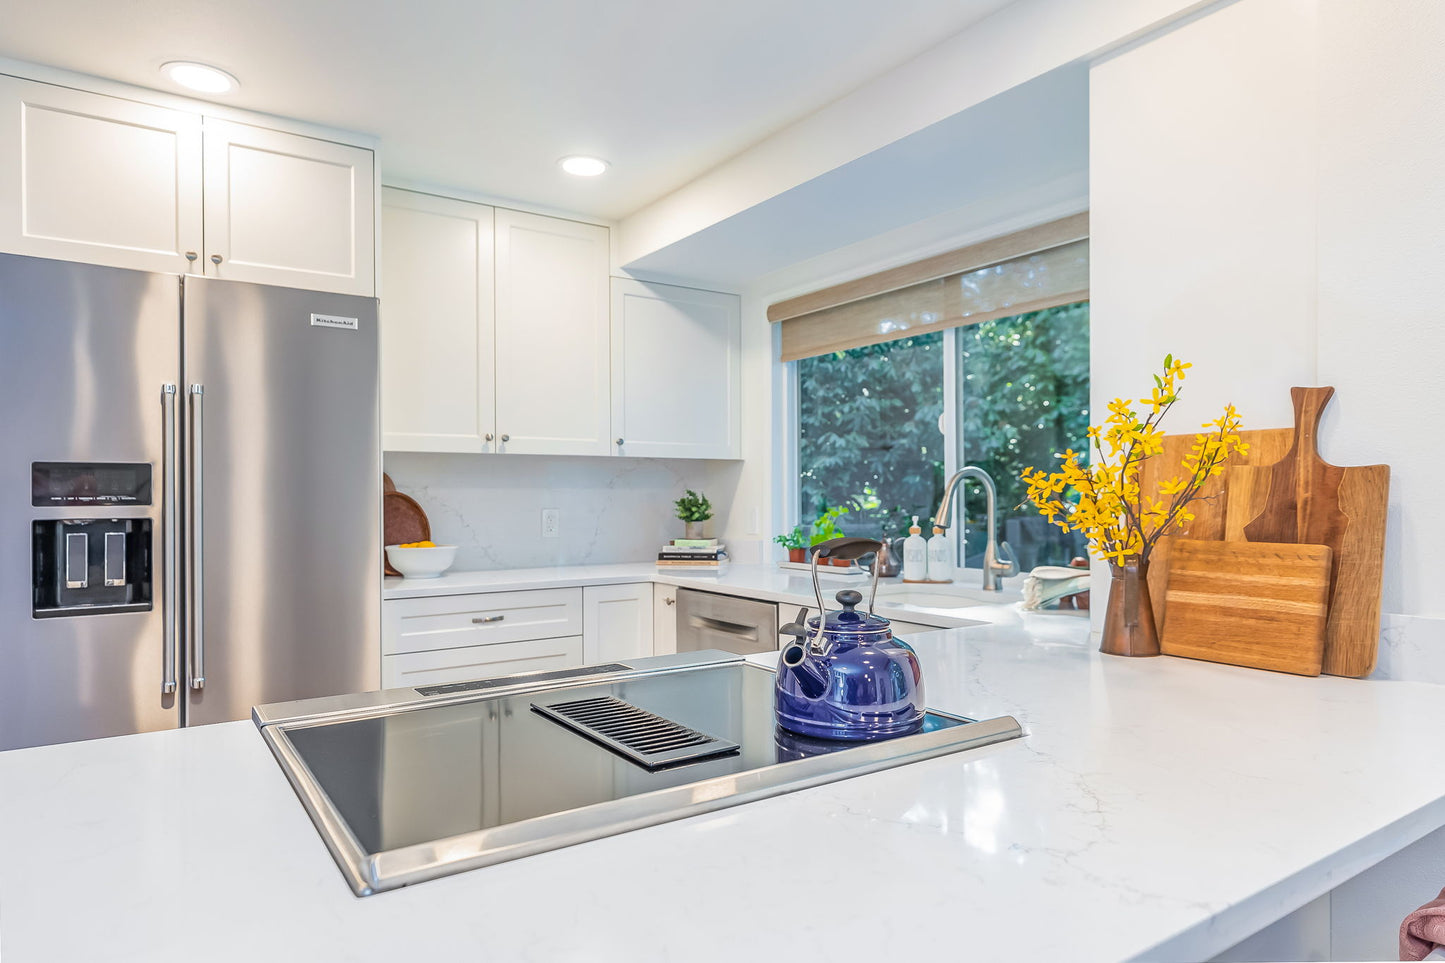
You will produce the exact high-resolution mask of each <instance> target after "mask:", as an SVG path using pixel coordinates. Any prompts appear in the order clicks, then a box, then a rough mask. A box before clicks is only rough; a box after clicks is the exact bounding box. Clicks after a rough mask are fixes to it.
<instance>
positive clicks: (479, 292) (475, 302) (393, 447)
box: [381, 187, 497, 452]
mask: <svg viewBox="0 0 1445 963" xmlns="http://www.w3.org/2000/svg"><path fill="white" fill-rule="evenodd" d="M381 252H382V256H381V444H382V447H383V448H385V449H386V450H387V451H466V452H486V451H492V450H493V443H492V439H493V435H494V432H495V429H496V412H497V408H496V395H495V393H494V391H493V370H494V368H495V364H496V360H495V354H494V346H493V336H494V331H495V326H494V324H493V314H492V308H493V304H492V301H493V298H492V209H491V208H490V207H487V206H485V205H483V204H469V203H467V202H466V201H456V200H452V199H450V198H446V197H435V196H433V195H431V194H418V193H415V192H413V191H401V190H396V189H395V188H390V187H388V188H384V189H383V190H382V193H381Z"/></svg>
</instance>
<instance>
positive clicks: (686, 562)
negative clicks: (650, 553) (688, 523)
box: [657, 538, 728, 572]
mask: <svg viewBox="0 0 1445 963" xmlns="http://www.w3.org/2000/svg"><path fill="white" fill-rule="evenodd" d="M727 563H728V552H727V547H726V546H725V545H723V544H722V543H720V542H719V541H718V540H717V539H715V538H674V539H673V540H672V541H670V542H668V543H667V544H666V545H664V546H662V549H661V550H660V551H658V553H657V567H658V568H685V569H688V570H690V571H702V572H706V571H708V570H712V571H717V570H718V569H720V568H722V567H723V566H725V565H727Z"/></svg>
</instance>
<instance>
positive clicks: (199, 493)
mask: <svg viewBox="0 0 1445 963" xmlns="http://www.w3.org/2000/svg"><path fill="white" fill-rule="evenodd" d="M190 395H191V432H190V435H191V438H190V456H191V458H190V466H189V467H190V472H189V475H190V478H191V497H190V501H189V506H188V511H189V514H190V525H188V526H187V527H188V528H189V529H190V534H191V554H190V558H189V559H188V562H189V568H190V573H191V586H190V588H191V591H190V610H191V611H190V617H191V671H190V680H191V688H192V689H204V688H205V687H206V636H205V624H206V622H205V619H206V606H205V572H204V571H203V569H202V564H203V559H204V557H205V552H204V543H205V533H206V509H205V502H204V498H205V477H204V471H205V454H206V450H205V434H204V432H203V428H204V426H205V420H206V416H205V414H206V413H205V406H204V401H205V397H206V387H205V385H191V390H190Z"/></svg>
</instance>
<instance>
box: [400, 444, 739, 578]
mask: <svg viewBox="0 0 1445 963" xmlns="http://www.w3.org/2000/svg"><path fill="white" fill-rule="evenodd" d="M384 461H385V468H386V472H387V474H388V475H390V476H391V480H392V481H393V482H395V483H396V487H397V488H398V489H399V490H400V491H403V492H405V493H406V494H408V495H410V496H411V497H413V498H415V499H416V500H417V502H418V503H419V504H420V505H421V506H422V508H423V509H424V510H425V511H426V513H427V518H428V520H429V521H430V523H431V530H432V539H433V541H436V542H438V543H439V544H449V545H456V546H458V551H457V560H456V564H455V568H456V569H458V570H461V571H473V570H478V569H501V568H532V567H538V566H551V565H586V564H603V563H607V562H639V561H647V560H649V559H653V558H656V556H657V548H658V546H659V545H661V544H662V543H663V542H664V541H665V540H667V539H669V538H680V537H681V536H682V523H681V522H679V521H678V520H677V519H676V518H675V517H673V502H674V501H675V500H676V499H677V498H678V497H679V496H680V495H681V494H682V492H683V490H684V489H686V488H692V489H695V490H699V491H703V492H705V493H706V494H707V495H708V497H709V498H710V499H711V500H712V502H713V505H714V507H715V508H716V509H717V510H718V515H717V517H715V518H714V519H713V520H712V522H711V523H710V524H711V526H713V529H714V530H715V531H717V532H721V531H722V530H723V528H724V526H725V525H726V524H727V517H726V512H727V509H728V506H729V505H731V504H732V502H733V499H734V489H735V487H736V485H737V475H738V472H739V471H740V469H741V466H740V465H739V464H738V463H737V462H708V461H685V460H681V459H655V458H581V457H561V456H540V455H460V454H457V455H444V454H420V453H414V452H388V453H387V454H386V456H385V459H384ZM544 508H556V509H559V510H560V511H561V529H560V533H559V535H558V537H556V538H543V537H542V509H544Z"/></svg>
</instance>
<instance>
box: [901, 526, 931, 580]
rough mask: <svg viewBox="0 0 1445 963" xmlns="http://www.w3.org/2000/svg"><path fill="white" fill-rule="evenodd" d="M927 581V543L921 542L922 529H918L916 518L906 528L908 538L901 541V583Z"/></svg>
mask: <svg viewBox="0 0 1445 963" xmlns="http://www.w3.org/2000/svg"><path fill="white" fill-rule="evenodd" d="M927 580H928V543H927V542H926V541H924V540H923V529H921V528H919V527H918V516H917V515H914V516H913V524H912V525H911V526H909V528H908V537H907V538H905V539H904V540H903V581H905V582H925V581H927Z"/></svg>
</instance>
